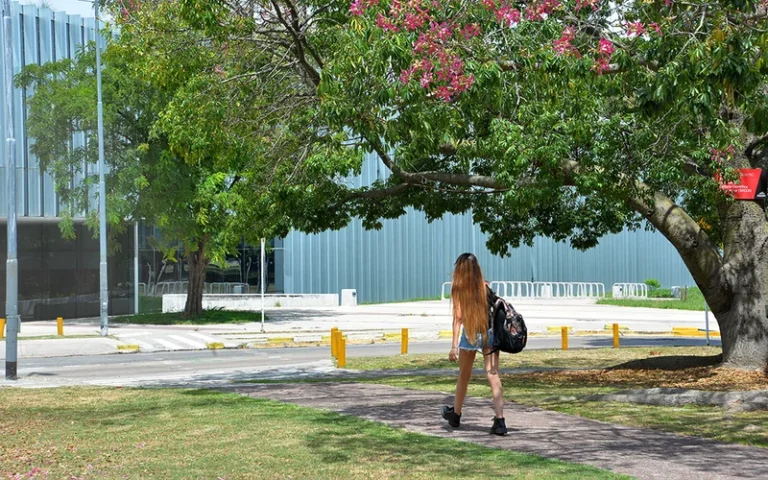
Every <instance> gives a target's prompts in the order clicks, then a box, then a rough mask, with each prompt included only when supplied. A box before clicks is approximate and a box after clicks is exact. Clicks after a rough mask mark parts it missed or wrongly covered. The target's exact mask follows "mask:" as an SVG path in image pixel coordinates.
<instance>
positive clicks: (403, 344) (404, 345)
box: [400, 328, 408, 355]
mask: <svg viewBox="0 0 768 480" xmlns="http://www.w3.org/2000/svg"><path fill="white" fill-rule="evenodd" d="M401 335H402V339H401V340H400V354H401V355H408V329H407V328H404V329H403V330H402V332H401Z"/></svg>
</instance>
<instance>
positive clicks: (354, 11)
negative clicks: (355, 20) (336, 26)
mask: <svg viewBox="0 0 768 480" xmlns="http://www.w3.org/2000/svg"><path fill="white" fill-rule="evenodd" d="M349 13H350V15H354V16H356V17H362V16H363V14H364V13H365V5H363V2H362V1H361V0H355V1H354V2H352V3H351V4H350V5H349Z"/></svg>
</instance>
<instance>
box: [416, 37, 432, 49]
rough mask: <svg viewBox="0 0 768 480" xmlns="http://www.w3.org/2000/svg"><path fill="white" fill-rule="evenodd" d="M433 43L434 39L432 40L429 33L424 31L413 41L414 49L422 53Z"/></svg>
mask: <svg viewBox="0 0 768 480" xmlns="http://www.w3.org/2000/svg"><path fill="white" fill-rule="evenodd" d="M431 44H432V41H431V40H430V38H429V35H427V34H426V33H422V34H420V35H419V38H417V39H416V41H415V42H413V51H414V52H416V53H421V52H423V51H425V50H429V48H430V45H431Z"/></svg>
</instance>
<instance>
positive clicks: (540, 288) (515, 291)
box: [440, 280, 605, 300]
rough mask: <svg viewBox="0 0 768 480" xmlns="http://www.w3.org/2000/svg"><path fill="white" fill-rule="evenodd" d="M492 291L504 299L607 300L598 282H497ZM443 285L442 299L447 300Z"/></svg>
mask: <svg viewBox="0 0 768 480" xmlns="http://www.w3.org/2000/svg"><path fill="white" fill-rule="evenodd" d="M489 283H490V285H491V289H492V290H493V291H494V292H496V294H497V295H499V296H500V297H504V298H605V285H604V284H602V283H598V282H525V281H506V280H495V281H493V282H489ZM450 285H451V282H445V283H443V285H442V287H441V290H440V298H441V299H442V300H447V299H448V298H450V296H449V297H446V295H445V290H446V286H450Z"/></svg>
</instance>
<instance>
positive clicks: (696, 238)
mask: <svg viewBox="0 0 768 480" xmlns="http://www.w3.org/2000/svg"><path fill="white" fill-rule="evenodd" d="M636 186H637V191H638V193H639V195H638V196H630V197H629V198H628V199H627V201H628V203H629V205H630V206H631V207H632V209H634V210H635V211H637V212H639V213H640V214H641V215H643V216H644V217H645V218H646V219H647V220H648V221H649V222H650V223H651V225H653V226H654V227H656V229H657V230H659V231H660V232H661V233H662V235H664V236H665V237H666V238H667V240H669V242H670V243H671V244H672V245H673V246H674V247H675V249H676V250H677V251H678V253H679V254H680V256H681V257H682V259H683V261H684V262H685V265H686V266H687V267H688V270H689V271H690V272H691V275H693V279H694V280H695V281H696V283H697V284H698V285H699V286H700V287H701V288H702V291H705V292H706V291H707V290H712V289H720V288H721V280H722V278H721V272H722V268H723V258H722V256H721V255H720V252H719V251H718V248H717V245H715V244H714V242H712V239H710V238H709V235H707V234H706V232H704V230H703V229H702V228H701V227H700V226H699V224H698V223H696V221H694V220H693V219H692V218H691V217H690V216H689V215H688V214H687V213H686V212H685V210H683V209H682V208H681V207H680V206H678V205H677V204H675V203H674V202H673V201H672V200H671V199H670V198H669V197H667V196H666V195H663V194H662V193H659V192H655V191H653V190H652V189H651V188H650V187H649V186H647V185H645V184H644V183H642V182H636ZM643 197H645V198H643ZM708 299H710V297H708ZM711 301H712V302H717V303H715V304H710V307H711V308H712V311H713V312H715V313H717V312H720V311H724V310H726V309H727V304H728V296H727V295H719V296H712V298H711Z"/></svg>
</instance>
